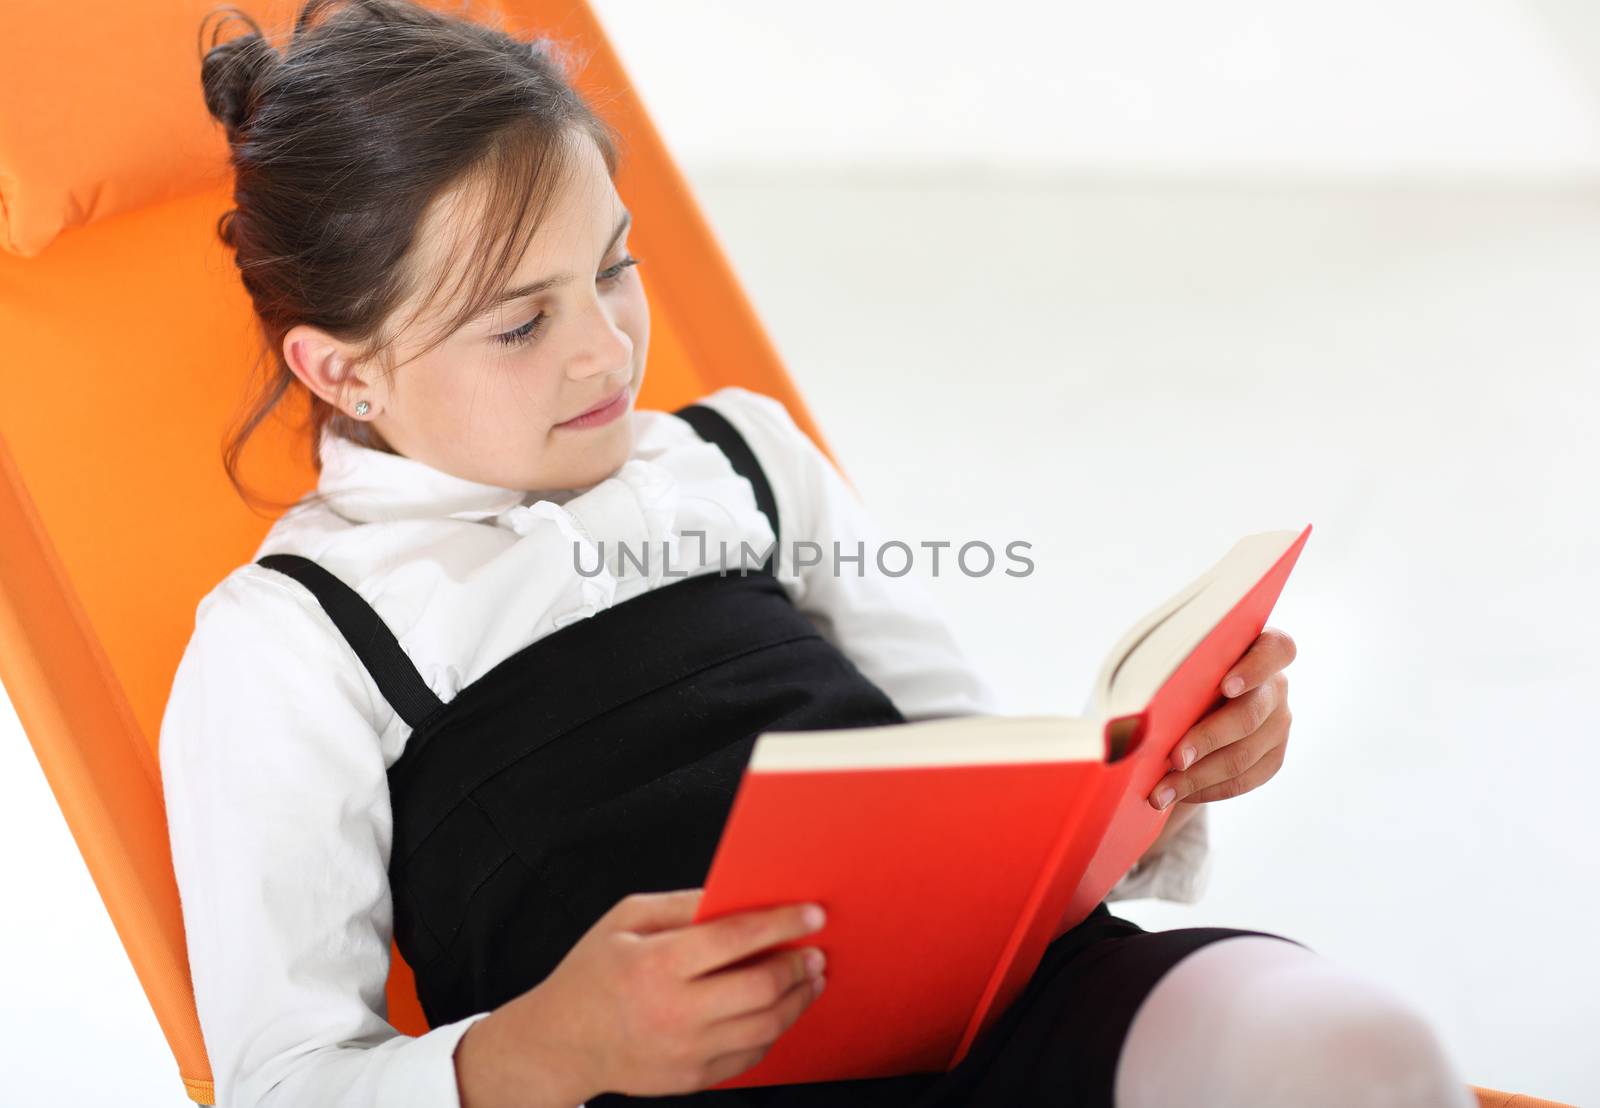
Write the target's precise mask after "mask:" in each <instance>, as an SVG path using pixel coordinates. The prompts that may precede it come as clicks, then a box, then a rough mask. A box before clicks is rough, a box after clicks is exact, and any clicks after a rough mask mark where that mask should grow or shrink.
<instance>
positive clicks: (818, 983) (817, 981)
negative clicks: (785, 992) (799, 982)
mask: <svg viewBox="0 0 1600 1108" xmlns="http://www.w3.org/2000/svg"><path fill="white" fill-rule="evenodd" d="M827 983H828V979H827V978H826V977H813V978H812V979H811V987H812V988H813V989H815V990H816V993H813V994H812V995H813V996H815V995H818V994H820V993H821V992H822V989H823V986H825V985H827Z"/></svg>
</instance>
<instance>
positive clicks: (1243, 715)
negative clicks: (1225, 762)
mask: <svg viewBox="0 0 1600 1108" xmlns="http://www.w3.org/2000/svg"><path fill="white" fill-rule="evenodd" d="M1288 688H1289V679H1288V678H1287V677H1284V676H1283V675H1282V674H1274V675H1273V678H1272V679H1271V680H1269V681H1267V682H1266V683H1265V684H1263V685H1260V686H1258V687H1256V688H1254V689H1251V690H1250V692H1248V693H1247V694H1245V695H1244V696H1241V697H1236V698H1235V699H1233V700H1230V701H1227V702H1226V703H1224V704H1222V705H1220V706H1219V707H1217V708H1214V709H1213V710H1211V711H1210V712H1208V713H1206V714H1205V715H1204V716H1202V717H1201V718H1200V721H1199V722H1198V723H1196V724H1195V725H1194V726H1193V727H1191V728H1189V730H1188V731H1187V732H1186V733H1185V734H1184V736H1183V738H1181V739H1179V740H1178V745H1177V746H1176V747H1175V748H1174V749H1173V751H1172V758H1171V763H1172V768H1173V769H1174V770H1177V771H1179V772H1182V771H1183V770H1185V769H1187V768H1189V767H1190V766H1192V765H1194V764H1195V763H1196V762H1198V761H1199V760H1200V759H1201V758H1204V757H1205V756H1206V755H1208V754H1210V753H1211V752H1212V751H1214V750H1216V749H1218V748H1219V747H1221V746H1224V745H1225V744H1227V743H1231V742H1234V741H1236V740H1238V739H1242V738H1244V737H1245V736H1246V735H1248V734H1250V732H1252V731H1254V730H1255V729H1256V728H1258V727H1260V726H1261V725H1262V724H1263V723H1265V722H1266V719H1267V717H1268V716H1269V715H1271V714H1272V712H1273V710H1274V709H1276V708H1277V706H1278V705H1279V704H1280V703H1282V702H1283V699H1284V696H1285V694H1286V693H1287V692H1288Z"/></svg>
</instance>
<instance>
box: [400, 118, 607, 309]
mask: <svg viewBox="0 0 1600 1108" xmlns="http://www.w3.org/2000/svg"><path fill="white" fill-rule="evenodd" d="M566 155H567V156H566V160H565V162H564V163H555V162H553V161H552V162H547V163H546V170H545V171H546V172H554V171H555V170H556V166H557V165H558V164H559V174H558V176H557V177H556V179H555V181H554V188H553V190H552V191H551V192H550V193H549V195H548V198H547V199H545V201H544V205H543V210H542V211H541V210H539V206H538V200H537V198H531V199H530V196H529V192H530V190H531V187H532V186H531V183H530V182H527V181H526V178H525V177H519V176H517V175H515V174H513V173H505V174H502V175H497V171H496V170H494V169H491V170H488V171H486V172H482V173H474V174H469V175H468V176H467V178H465V179H464V180H462V181H461V182H459V183H458V184H455V185H452V186H451V187H450V188H448V189H445V190H444V191H443V192H441V193H440V194H439V195H438V196H437V197H435V198H434V200H433V202H432V203H430V204H429V205H428V207H427V209H426V210H425V211H424V213H423V217H422V219H421V220H420V222H419V224H418V229H417V238H416V243H415V246H414V252H413V256H414V259H415V262H414V265H415V272H416V273H417V274H418V277H417V280H416V282H415V288H414V295H413V298H412V299H413V300H415V299H416V298H417V297H421V296H427V295H428V294H429V292H430V290H434V289H437V291H434V292H433V293H432V296H431V299H432V300H433V302H434V303H433V305H432V307H431V309H430V310H429V311H428V312H427V316H426V317H427V318H433V319H441V318H443V317H445V316H448V315H449V314H450V313H451V312H452V311H455V310H458V309H459V308H461V307H462V305H463V303H464V301H465V298H466V296H467V294H468V293H469V291H470V289H469V280H468V279H469V278H470V277H471V276H472V273H471V270H472V269H473V267H474V261H475V260H476V261H477V264H478V265H482V266H488V267H496V268H498V269H500V271H501V272H502V273H503V274H504V275H505V277H506V278H507V279H506V280H503V281H501V282H500V284H506V283H511V282H510V278H512V277H515V278H517V279H519V280H520V279H522V278H526V279H528V280H536V279H538V278H540V277H544V276H547V275H550V274H553V273H557V272H563V271H567V270H570V269H572V268H574V267H577V266H581V264H582V263H584V262H585V261H586V260H588V261H592V260H593V259H591V258H589V257H588V255H589V254H590V253H592V252H593V251H594V250H596V249H598V248H599V247H600V246H603V245H604V242H605V239H606V238H607V237H609V235H610V233H611V230H612V228H613V227H614V226H615V225H616V220H617V216H618V215H619V214H620V213H621V211H622V200H621V197H620V196H618V194H617V190H616V188H615V186H614V185H613V183H612V181H611V176H610V174H609V173H608V172H607V169H606V163H605V159H604V158H603V157H602V156H601V154H600V151H599V149H598V148H597V147H596V146H595V144H594V142H593V141H591V140H589V139H588V138H586V137H582V136H578V137H575V138H572V139H570V140H569V142H568V143H567V151H566ZM523 209H525V210H523ZM519 212H520V213H521V219H518V218H517V216H518V213H519ZM533 220H537V226H536V227H535V228H534V229H533V236H532V238H531V239H529V238H528V226H527V224H528V222H529V221H533ZM597 236H598V238H597ZM524 242H526V247H525V249H523V251H522V253H521V254H520V256H519V257H518V258H516V259H506V258H505V257H504V253H505V251H506V250H508V249H516V248H517V247H519V246H521V245H522V244H523V243H524Z"/></svg>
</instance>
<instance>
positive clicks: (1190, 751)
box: [1178, 743, 1194, 770]
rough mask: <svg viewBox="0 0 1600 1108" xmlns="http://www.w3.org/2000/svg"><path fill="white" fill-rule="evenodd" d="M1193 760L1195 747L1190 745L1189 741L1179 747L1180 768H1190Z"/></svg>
mask: <svg viewBox="0 0 1600 1108" xmlns="http://www.w3.org/2000/svg"><path fill="white" fill-rule="evenodd" d="M1192 761H1194V747H1192V746H1189V745H1188V744H1187V743H1186V744H1184V745H1183V746H1180V747H1179V748H1178V768H1179V769H1180V770H1184V769H1188V768H1189V763H1190V762H1192Z"/></svg>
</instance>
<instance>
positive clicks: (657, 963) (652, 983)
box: [530, 888, 823, 1096]
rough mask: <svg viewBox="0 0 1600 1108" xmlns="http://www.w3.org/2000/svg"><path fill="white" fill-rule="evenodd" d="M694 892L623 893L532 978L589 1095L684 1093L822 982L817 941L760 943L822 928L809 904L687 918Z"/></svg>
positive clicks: (745, 1065) (762, 1038)
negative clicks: (810, 959) (812, 965)
mask: <svg viewBox="0 0 1600 1108" xmlns="http://www.w3.org/2000/svg"><path fill="white" fill-rule="evenodd" d="M703 892H704V889H699V888H696V889H684V890H680V891H676V892H664V893H634V894H632V895H629V896H625V897H623V898H622V899H621V900H619V901H618V902H617V903H616V905H615V906H614V907H612V909H611V910H610V911H609V912H607V913H606V914H605V915H604V916H601V917H600V919H599V920H597V921H596V922H595V924H594V926H593V927H591V928H590V929H589V930H588V932H587V933H586V934H585V935H584V936H583V938H582V939H580V940H578V942H577V944H576V945H575V946H574V947H573V948H572V949H571V950H570V951H568V952H567V956H566V957H565V958H564V959H563V960H562V961H561V963H560V964H559V965H558V966H557V967H556V968H555V970H554V971H552V972H551V974H550V976H548V977H546V978H545V979H544V980H543V981H542V982H540V983H539V984H538V985H536V986H535V987H534V988H533V989H532V990H530V992H532V993H538V994H540V1001H539V1003H540V1005H541V1007H542V1006H545V1005H548V1007H547V1008H546V1011H548V1012H550V1013H552V1016H553V1018H554V1020H555V1021H556V1022H555V1023H554V1026H553V1027H552V1031H553V1032H554V1034H555V1035H556V1037H557V1039H558V1040H559V1041H560V1043H561V1045H562V1047H563V1048H564V1050H563V1053H566V1052H570V1055H569V1057H570V1058H572V1059H575V1060H577V1059H581V1060H582V1061H581V1063H580V1064H579V1068H580V1071H581V1072H582V1073H583V1074H584V1076H585V1078H586V1081H587V1084H588V1085H589V1086H591V1087H592V1090H593V1092H592V1094H591V1095H596V1096H597V1095H599V1094H600V1093H602V1092H619V1093H627V1094H631V1095H634V1096H664V1095H667V1094H671V1093H689V1092H695V1091H697V1090H699V1089H704V1088H707V1087H708V1086H711V1085H715V1084H717V1083H718V1082H719V1081H723V1080H725V1079H727V1078H729V1077H732V1076H734V1075H735V1074H738V1073H742V1072H744V1071H745V1070H746V1069H749V1068H750V1067H751V1066H753V1065H755V1064H756V1063H757V1062H759V1061H760V1060H761V1059H762V1058H763V1057H764V1056H765V1055H766V1053H767V1050H768V1048H769V1047H771V1046H772V1044H773V1043H774V1042H775V1041H777V1039H778V1037H779V1036H780V1035H782V1034H783V1032H784V1031H786V1030H788V1028H789V1026H790V1025H791V1024H792V1023H794V1021H795V1020H796V1019H798V1018H799V1017H800V1013H801V1012H803V1011H805V1009H806V1008H807V1007H808V1006H809V1005H810V1004H811V1002H812V1001H813V1000H814V999H816V997H817V994H819V993H820V992H821V991H822V984H823V977H822V952H821V951H820V950H818V949H817V948H816V947H802V948H798V949H790V950H780V951H775V952H771V953H766V954H763V953H762V952H763V951H765V950H767V948H769V947H772V946H775V945H777V944H779V943H784V942H789V941H791V940H795V939H799V938H801V937H803V936H805V935H808V934H811V933H812V932H813V931H815V930H818V929H819V928H813V927H811V926H809V925H807V923H806V922H805V919H804V909H805V908H806V905H804V904H788V905H783V906H780V907H777V908H759V909H753V910H750V911H745V912H733V913H730V914H728V915H725V916H722V917H719V918H717V919H714V920H708V921H706V922H704V923H698V924H695V923H691V922H690V921H691V920H692V919H693V918H694V913H695V909H696V908H697V906H698V905H699V903H700V897H701V894H702V893H703ZM812 953H814V954H815V955H816V967H817V968H816V969H815V971H812V970H809V969H808V968H807V961H806V957H807V955H808V954H812Z"/></svg>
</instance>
